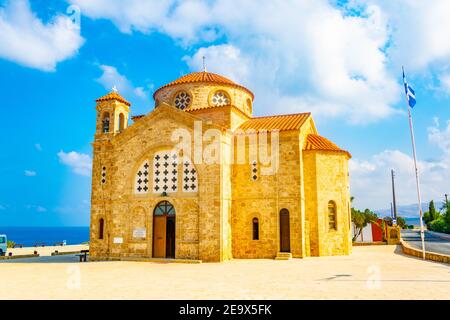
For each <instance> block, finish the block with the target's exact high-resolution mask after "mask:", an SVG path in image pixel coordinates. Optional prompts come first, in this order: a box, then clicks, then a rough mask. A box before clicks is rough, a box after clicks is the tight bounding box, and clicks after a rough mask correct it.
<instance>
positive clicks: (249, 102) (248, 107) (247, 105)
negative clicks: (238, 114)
mask: <svg viewBox="0 0 450 320" xmlns="http://www.w3.org/2000/svg"><path fill="white" fill-rule="evenodd" d="M246 111H247V113H252V100H251V99H247V102H246Z"/></svg>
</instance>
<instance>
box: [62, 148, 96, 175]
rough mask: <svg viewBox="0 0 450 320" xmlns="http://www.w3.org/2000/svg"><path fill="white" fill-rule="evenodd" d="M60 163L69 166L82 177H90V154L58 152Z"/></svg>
mask: <svg viewBox="0 0 450 320" xmlns="http://www.w3.org/2000/svg"><path fill="white" fill-rule="evenodd" d="M58 158H59V161H60V162H61V163H63V164H65V165H67V166H69V167H70V168H71V169H72V171H73V172H74V173H76V174H78V175H81V176H89V175H90V174H91V170H92V158H91V156H90V155H88V154H84V153H78V152H76V151H71V152H68V153H66V152H64V151H60V152H58Z"/></svg>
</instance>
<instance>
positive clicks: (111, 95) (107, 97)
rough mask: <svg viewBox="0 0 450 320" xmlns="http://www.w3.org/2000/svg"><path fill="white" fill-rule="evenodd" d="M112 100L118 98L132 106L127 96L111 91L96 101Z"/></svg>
mask: <svg viewBox="0 0 450 320" xmlns="http://www.w3.org/2000/svg"><path fill="white" fill-rule="evenodd" d="M111 100H117V101H120V102H122V103H125V104H126V105H127V106H131V103H129V102H128V101H127V100H125V98H124V97H122V96H121V95H120V94H118V93H117V92H110V93H108V94H107V95H105V96H103V97H100V98H98V99H97V100H95V101H96V102H102V101H111Z"/></svg>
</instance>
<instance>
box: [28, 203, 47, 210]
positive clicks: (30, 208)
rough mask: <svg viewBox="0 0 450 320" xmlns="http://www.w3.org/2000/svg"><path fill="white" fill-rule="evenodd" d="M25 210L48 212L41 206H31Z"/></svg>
mask: <svg viewBox="0 0 450 320" xmlns="http://www.w3.org/2000/svg"><path fill="white" fill-rule="evenodd" d="M25 208H27V209H28V210H35V211H36V212H47V208H45V207H43V206H39V205H32V204H29V205H26V206H25Z"/></svg>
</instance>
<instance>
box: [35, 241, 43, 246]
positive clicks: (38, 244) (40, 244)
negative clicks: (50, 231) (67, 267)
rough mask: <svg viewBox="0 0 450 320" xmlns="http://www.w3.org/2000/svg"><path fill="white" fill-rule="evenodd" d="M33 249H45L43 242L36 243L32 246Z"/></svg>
mask: <svg viewBox="0 0 450 320" xmlns="http://www.w3.org/2000/svg"><path fill="white" fill-rule="evenodd" d="M34 246H35V247H45V242H36V243H35V244H34Z"/></svg>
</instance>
